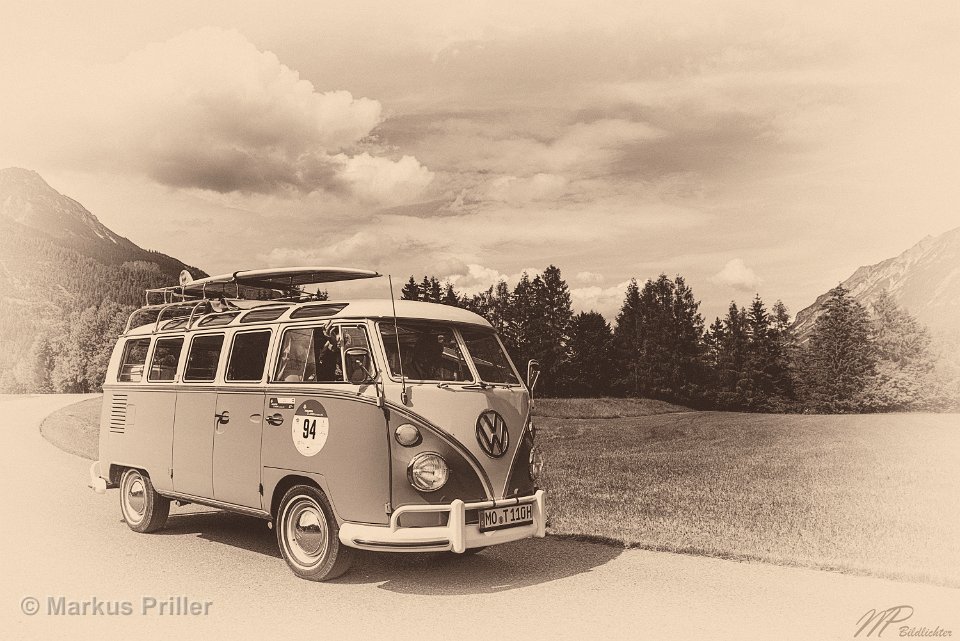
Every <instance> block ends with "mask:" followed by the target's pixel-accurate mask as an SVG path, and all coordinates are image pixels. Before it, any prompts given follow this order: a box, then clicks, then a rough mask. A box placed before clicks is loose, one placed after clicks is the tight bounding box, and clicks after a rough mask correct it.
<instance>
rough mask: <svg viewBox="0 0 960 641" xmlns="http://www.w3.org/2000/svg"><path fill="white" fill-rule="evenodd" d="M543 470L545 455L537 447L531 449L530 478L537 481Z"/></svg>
mask: <svg viewBox="0 0 960 641" xmlns="http://www.w3.org/2000/svg"><path fill="white" fill-rule="evenodd" d="M541 472H543V455H542V454H540V450H538V449H537V448H535V447H534V448H531V449H530V480H531V481H536V480H537V479H538V478H540V474H541Z"/></svg>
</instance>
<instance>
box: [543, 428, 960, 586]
mask: <svg viewBox="0 0 960 641" xmlns="http://www.w3.org/2000/svg"><path fill="white" fill-rule="evenodd" d="M537 428H538V436H537V438H538V441H539V443H540V446H541V447H542V448H543V454H544V459H545V469H544V475H543V478H542V485H543V486H544V487H545V489H546V490H547V492H548V495H547V497H548V514H549V519H550V520H549V524H550V531H551V532H552V533H555V534H561V535H570V536H574V537H583V538H588V539H595V540H605V541H608V542H618V543H620V544H623V545H626V546H628V547H638V548H646V549H651V550H665V551H672V552H680V553H693V554H702V555H709V556H716V557H723V558H731V559H740V560H759V561H766V562H770V563H776V564H781V565H794V566H802V567H812V568H819V569H829V570H837V571H843V572H851V573H857V574H869V575H876V576H883V577H889V578H895V579H901V580H915V581H923V582H928V583H934V584H939V585H951V586H955V587H956V586H960V500H958V491H960V416H958V415H956V414H953V415H949V414H940V415H938V414H874V415H862V416H819V415H818V416H798V415H770V414H736V413H724V412H690V413H685V414H667V415H657V416H645V417H639V418H626V419H561V418H552V417H541V418H540V419H539V420H538V421H537Z"/></svg>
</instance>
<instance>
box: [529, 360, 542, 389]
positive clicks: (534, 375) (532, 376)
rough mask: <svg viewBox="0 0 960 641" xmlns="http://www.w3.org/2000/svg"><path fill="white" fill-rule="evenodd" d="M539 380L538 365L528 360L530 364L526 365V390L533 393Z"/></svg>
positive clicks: (536, 362)
mask: <svg viewBox="0 0 960 641" xmlns="http://www.w3.org/2000/svg"><path fill="white" fill-rule="evenodd" d="M539 379H540V363H539V362H538V361H535V360H533V359H530V362H529V363H527V389H528V390H530V391H531V392H533V388H534V387H536V386H537V381H538V380H539Z"/></svg>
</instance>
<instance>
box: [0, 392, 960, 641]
mask: <svg viewBox="0 0 960 641" xmlns="http://www.w3.org/2000/svg"><path fill="white" fill-rule="evenodd" d="M80 398H81V397H77V396H28V397H22V396H21V397H16V396H6V397H4V396H0V470H2V472H0V480H2V488H3V497H4V506H5V508H6V509H5V510H4V515H3V517H2V518H3V525H2V538H0V554H2V566H0V567H2V570H0V583H2V585H0V638H3V639H53V638H63V639H93V638H95V637H99V638H101V639H113V638H120V635H123V637H124V638H129V639H166V640H170V639H175V640H184V639H202V638H208V639H221V638H224V639H226V638H229V639H246V638H255V639H271V638H286V637H287V636H288V635H296V636H295V637H293V636H291V638H298V639H300V638H303V639H307V638H309V639H334V638H347V639H352V638H363V639H373V638H377V639H393V638H405V639H406V638H409V639H442V638H459V637H466V638H471V639H474V638H475V639H489V640H498V639H593V638H616V639H619V638H629V639H644V638H648V639H781V638H783V639H852V638H854V634H855V633H856V631H857V628H858V625H857V621H858V620H859V619H860V618H861V617H862V616H863V615H864V613H866V612H867V611H868V610H870V609H877V610H882V609H886V608H889V607H893V606H898V605H909V606H911V607H912V608H913V614H912V616H911V617H910V618H909V619H908V620H907V621H906V622H904V623H899V624H893V625H892V626H890V627H889V628H888V629H886V631H885V633H884V634H883V636H882V637H880V638H895V637H899V636H900V633H899V630H898V628H899V626H900V625H907V626H912V627H915V628H918V629H919V628H921V627H926V628H927V629H929V630H934V629H935V628H936V627H937V626H939V627H940V628H941V629H946V630H951V631H952V633H953V634H952V636H953V637H954V638H956V637H957V636H960V590H957V589H951V588H943V587H935V586H930V585H921V584H914V583H900V582H895V581H889V580H884V579H875V578H868V577H857V576H849V575H843V574H837V573H830V572H819V571H814V570H803V569H794V568H783V567H778V566H773V565H766V564H760V563H739V562H734V561H725V560H719V559H711V558H703V557H695V556H685V555H678V554H669V553H658V552H647V551H641V550H626V551H625V550H622V549H618V548H615V547H609V546H604V545H596V544H589V543H580V542H575V541H569V540H560V539H556V538H553V537H548V538H547V539H531V540H526V541H519V542H516V543H511V544H507V545H502V546H499V547H497V548H491V549H488V550H486V551H485V552H483V553H482V554H480V555H477V556H473V557H457V556H451V555H438V554H433V555H389V554H366V555H364V556H363V557H362V558H361V561H360V564H359V566H358V567H355V569H354V570H353V571H351V572H350V573H349V574H347V575H346V576H344V577H342V578H341V579H338V580H336V581H333V582H329V583H310V582H307V581H302V580H300V579H297V578H296V577H294V576H293V574H291V573H290V572H289V571H288V569H287V567H286V565H285V564H284V562H283V560H282V559H281V557H280V553H279V551H278V550H277V547H276V542H275V539H274V534H273V531H271V530H269V529H267V527H266V525H265V523H264V522H263V521H259V520H257V519H252V518H246V517H240V516H235V515H231V514H226V513H222V512H217V511H211V510H205V509H197V508H193V509H191V508H174V509H173V512H172V515H171V518H170V521H169V522H168V527H167V529H166V530H164V531H163V532H162V533H159V534H153V535H144V534H136V533H134V532H132V531H131V530H129V529H128V528H127V527H126V525H124V523H123V522H122V520H121V517H120V510H119V497H118V493H117V491H116V490H110V491H108V492H107V494H106V495H98V494H95V493H94V492H93V491H91V490H90V489H88V488H87V486H86V483H87V470H88V467H89V461H86V460H83V459H81V458H78V457H75V456H73V455H70V454H67V453H65V452H62V451H60V450H58V449H57V448H55V447H54V446H53V445H51V444H49V443H48V442H46V441H45V440H44V439H43V438H42V436H41V435H40V432H39V424H40V422H41V420H42V419H43V418H44V417H45V416H47V415H48V414H50V413H51V412H53V411H55V410H56V409H58V408H60V407H63V406H65V405H67V404H70V403H73V402H76V401H77V400H80ZM548 507H549V504H548ZM60 597H62V598H63V601H62V603H61V602H60V600H59V599H60ZM171 597H186V598H187V599H188V603H189V602H196V603H198V604H199V605H197V606H194V607H195V609H197V610H199V611H200V612H201V613H200V614H193V615H191V614H169V613H163V614H161V613H160V604H161V603H166V602H169V600H170V599H171ZM31 598H33V599H37V601H36V603H34V602H33V601H30V599H31ZM144 599H146V600H147V601H146V605H147V606H148V609H147V611H146V612H144ZM151 599H153V601H151ZM94 600H96V601H94ZM84 601H86V602H89V603H90V605H88V606H87V609H88V611H87V614H70V613H69V612H70V611H71V603H72V602H81V603H82V602H84ZM182 602H183V601H182V600H180V601H176V600H175V601H174V603H175V604H180V603H182ZM207 602H209V603H210V605H209V606H205V605H204V604H205V603H207ZM98 603H99V608H97V607H96V606H97V604H98ZM34 605H36V606H37V610H38V611H36V613H35V614H32V612H33V606H34ZM149 606H152V607H149ZM73 607H82V606H78V605H75V606H73ZM58 608H59V610H60V611H61V613H59V614H58V613H57V611H58ZM187 608H188V609H189V605H188V606H187ZM114 609H116V610H119V611H120V613H119V614H111V613H110V612H111V611H112V610H114ZM127 609H129V610H130V612H129V613H128V614H124V613H123V612H124V611H126V610H127ZM167 609H168V610H169V609H170V608H169V607H168V608H167ZM25 610H26V611H28V612H31V614H25V612H24V611H25ZM204 610H206V614H203V613H202V612H203V611H204ZM903 612H906V611H903ZM901 616H904V615H903V614H901ZM877 636H878V635H877V633H876V631H875V632H874V633H873V635H872V636H871V637H869V638H877ZM858 638H867V637H866V632H863V633H861V634H860V636H859V637H858Z"/></svg>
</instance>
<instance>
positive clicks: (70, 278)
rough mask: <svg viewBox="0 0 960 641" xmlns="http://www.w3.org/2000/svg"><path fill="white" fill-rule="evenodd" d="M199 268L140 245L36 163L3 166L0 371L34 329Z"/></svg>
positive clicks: (131, 299)
mask: <svg viewBox="0 0 960 641" xmlns="http://www.w3.org/2000/svg"><path fill="white" fill-rule="evenodd" d="M183 269H188V270H189V271H190V272H191V273H192V274H193V275H194V277H199V276H204V275H205V274H204V272H202V271H200V270H198V269H196V268H194V267H190V266H189V265H186V264H184V263H182V262H181V261H179V260H177V259H175V258H172V257H170V256H167V255H166V254H161V253H159V252H155V251H149V250H146V249H143V248H141V247H139V246H137V245H136V244H135V243H133V242H131V241H130V240H128V239H127V238H125V237H123V236H120V235H119V234H117V233H115V232H113V231H112V230H110V229H108V228H107V227H106V226H104V225H103V224H102V223H101V222H100V221H99V220H97V217H96V216H94V215H93V214H92V213H90V212H89V211H87V210H86V209H85V208H84V207H83V205H81V204H80V203H78V202H77V201H75V200H73V199H72V198H69V197H67V196H64V195H63V194H60V193H59V192H57V191H56V190H54V189H53V188H52V187H50V185H48V184H47V183H46V182H45V181H44V180H43V178H41V177H40V175H39V174H37V173H36V172H34V171H30V170H26V169H19V168H9V169H0V374H2V372H3V371H4V370H7V369H9V368H11V367H13V366H14V365H15V364H16V363H17V361H18V360H19V359H20V358H21V357H23V355H24V354H25V353H26V352H27V351H28V350H29V348H30V346H31V344H32V343H33V340H34V338H35V337H36V335H37V334H38V333H39V332H40V331H41V330H42V329H44V328H47V327H51V326H52V325H54V324H56V323H58V322H60V321H61V320H62V319H63V318H64V317H65V316H67V315H68V314H69V313H71V312H73V311H77V310H82V309H84V308H86V307H88V306H91V305H99V304H100V303H102V302H103V301H106V300H112V301H115V302H117V303H120V304H123V305H138V304H141V301H142V300H143V290H144V289H145V288H148V287H159V286H162V285H169V284H174V283H176V282H177V276H178V275H179V273H180V271H181V270H183Z"/></svg>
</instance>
